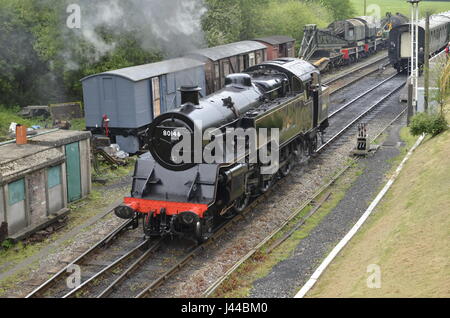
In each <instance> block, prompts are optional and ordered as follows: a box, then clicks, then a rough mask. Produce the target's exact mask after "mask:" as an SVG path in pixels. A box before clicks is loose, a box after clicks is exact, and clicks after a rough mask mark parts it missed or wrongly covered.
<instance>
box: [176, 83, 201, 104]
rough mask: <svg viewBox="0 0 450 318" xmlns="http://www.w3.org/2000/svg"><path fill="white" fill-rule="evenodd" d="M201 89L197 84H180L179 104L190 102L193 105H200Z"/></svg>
mask: <svg viewBox="0 0 450 318" xmlns="http://www.w3.org/2000/svg"><path fill="white" fill-rule="evenodd" d="M201 90H202V89H201V88H200V87H198V86H181V88H180V93H181V104H182V105H184V104H187V103H191V104H193V105H200V91H201Z"/></svg>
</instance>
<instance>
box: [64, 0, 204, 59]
mask: <svg viewBox="0 0 450 318" xmlns="http://www.w3.org/2000/svg"><path fill="white" fill-rule="evenodd" d="M79 5H80V7H81V12H82V15H81V28H80V29H79V30H78V32H76V34H77V36H78V37H81V38H82V39H83V40H85V41H87V42H88V43H90V44H91V45H92V46H93V47H94V48H95V52H94V53H93V56H92V58H93V59H94V60H98V59H99V58H101V57H102V56H104V55H105V54H107V53H109V52H112V51H113V50H114V49H115V48H116V46H117V43H115V42H114V41H111V40H104V38H103V37H102V34H101V30H102V28H106V29H107V30H108V32H113V33H114V34H115V35H119V36H120V35H121V34H132V35H133V37H135V38H136V39H137V40H138V41H139V43H140V45H141V46H142V48H143V49H145V50H151V51H155V50H160V51H162V52H163V53H164V55H165V56H166V57H176V56H180V55H182V54H183V53H186V52H187V51H191V50H194V49H197V48H200V47H204V46H205V40H204V34H203V31H202V26H201V18H202V16H203V14H205V13H206V11H207V9H206V6H205V4H204V2H203V0H126V1H119V0H96V1H92V0H79ZM69 60H70V59H69ZM71 66H72V67H73V66H74V65H71Z"/></svg>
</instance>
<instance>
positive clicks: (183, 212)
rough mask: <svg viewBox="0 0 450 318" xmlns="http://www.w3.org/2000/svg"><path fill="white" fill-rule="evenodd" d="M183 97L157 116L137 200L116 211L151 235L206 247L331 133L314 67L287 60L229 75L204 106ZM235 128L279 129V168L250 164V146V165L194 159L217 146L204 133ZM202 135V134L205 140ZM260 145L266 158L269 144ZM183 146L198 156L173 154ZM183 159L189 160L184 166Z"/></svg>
mask: <svg viewBox="0 0 450 318" xmlns="http://www.w3.org/2000/svg"><path fill="white" fill-rule="evenodd" d="M182 91H183V101H184V102H185V103H183V105H182V107H181V108H178V109H176V110H174V111H172V112H168V113H165V114H162V115H161V116H159V117H157V118H156V119H155V120H154V121H153V123H152V125H151V127H150V129H149V130H148V135H147V140H148V145H149V150H150V152H149V153H147V154H145V155H144V156H142V157H141V158H140V159H139V160H138V162H137V163H136V168H135V173H134V177H133V179H134V181H133V185H132V192H131V196H130V197H128V198H125V200H124V204H123V205H121V206H120V207H118V208H117V209H116V211H115V212H116V215H117V216H119V217H121V218H125V219H127V218H135V219H136V220H138V216H143V220H144V221H143V222H144V232H145V233H146V235H147V236H164V235H177V234H180V235H194V236H195V237H196V238H197V239H199V240H203V239H206V238H208V237H209V236H210V235H211V234H212V232H213V228H214V227H215V226H216V225H217V223H218V222H219V221H220V220H223V218H227V217H230V216H231V215H233V214H234V213H239V212H240V211H242V210H243V209H244V208H245V207H246V206H247V204H248V203H249V202H250V201H251V200H252V198H255V197H257V196H259V195H260V194H261V193H264V192H266V191H267V190H268V189H269V188H270V187H271V186H272V185H273V183H274V181H275V180H276V178H277V177H278V176H285V175H287V174H288V173H289V171H290V169H291V167H292V165H293V164H294V163H295V161H301V160H302V159H304V158H306V157H307V156H309V155H310V154H311V153H313V152H314V151H315V150H316V149H317V146H318V138H319V136H320V134H321V133H323V132H324V130H325V129H326V127H327V126H328V90H327V88H326V87H323V86H322V85H321V82H320V73H319V71H318V69H317V68H316V67H315V66H313V65H312V64H310V63H308V62H306V61H303V60H298V59H292V58H285V59H278V60H275V61H270V62H265V63H262V64H259V65H256V66H253V67H250V68H249V69H247V70H246V73H239V74H230V75H229V76H227V78H226V80H225V87H224V88H223V89H221V90H220V91H218V92H216V93H215V94H212V95H210V96H207V97H205V98H202V99H199V96H198V89H195V88H183V89H182ZM200 123H201V125H200ZM229 128H243V129H248V128H256V129H257V130H256V131H257V134H261V130H258V128H267V129H270V128H278V129H279V136H280V138H279V141H278V145H279V149H280V156H279V166H278V168H277V169H276V170H275V171H273V172H272V173H271V174H267V173H262V171H263V169H264V168H265V167H267V165H268V163H267V162H266V163H262V162H261V161H257V162H252V161H250V160H249V156H250V153H249V151H248V149H247V148H246V147H244V148H245V149H247V150H245V149H244V152H242V153H243V155H242V156H245V160H238V158H244V157H242V156H241V157H239V156H233V158H232V159H231V160H230V159H227V158H228V155H229V154H230V152H226V153H224V158H223V160H222V159H220V158H221V156H220V155H219V160H218V161H214V162H213V163H207V162H205V161H204V160H200V161H196V160H194V159H195V158H196V156H197V155H198V154H199V153H202V152H203V150H204V149H207V147H209V145H210V143H211V139H209V137H202V133H204V132H205V131H210V130H211V129H213V131H214V132H215V134H214V136H216V138H215V139H214V140H216V139H217V138H219V137H220V136H222V137H226V136H228V137H230V136H229V135H228V134H232V133H234V132H230V130H229ZM195 132H200V140H198V139H197V137H196V136H195V134H194V133H195ZM231 137H234V136H233V135H232V136H231ZM259 137H261V136H259ZM231 140H233V139H231ZM257 140H258V144H257V149H258V156H259V155H260V153H259V151H260V150H261V149H262V148H261V147H262V146H264V145H265V144H266V142H267V139H266V141H264V139H259V138H258V139H257ZM180 141H188V143H189V144H190V145H191V146H192V147H191V148H190V149H191V151H187V150H185V149H184V148H183V150H181V149H178V150H177V151H175V152H174V149H175V147H177V143H179V142H180ZM196 143H197V145H200V148H201V151H200V152H199V151H198V149H195V148H194V146H195V145H196ZM242 143H243V144H242ZM247 143H250V141H248V140H247V139H245V138H244V139H241V143H239V142H238V141H237V140H236V141H235V142H234V143H232V145H234V146H233V148H232V151H231V152H233V151H238V150H239V149H242V146H243V145H247ZM273 145H274V144H273V143H271V148H270V149H272V150H274V148H273ZM192 149H194V150H192ZM227 150H229V149H227ZM180 156H182V157H183V158H184V159H186V158H187V159H188V160H184V161H183V160H178V159H180V158H178V157H180ZM200 159H201V158H200ZM272 163H273V162H271V163H270V164H272Z"/></svg>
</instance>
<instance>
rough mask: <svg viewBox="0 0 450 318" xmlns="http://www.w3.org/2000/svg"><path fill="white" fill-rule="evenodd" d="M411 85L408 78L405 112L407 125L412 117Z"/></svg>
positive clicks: (410, 80)
mask: <svg viewBox="0 0 450 318" xmlns="http://www.w3.org/2000/svg"><path fill="white" fill-rule="evenodd" d="M413 90H414V88H413V85H412V79H411V78H410V79H409V80H408V111H407V125H408V126H409V124H410V123H411V117H412V116H413V115H414V110H413Z"/></svg>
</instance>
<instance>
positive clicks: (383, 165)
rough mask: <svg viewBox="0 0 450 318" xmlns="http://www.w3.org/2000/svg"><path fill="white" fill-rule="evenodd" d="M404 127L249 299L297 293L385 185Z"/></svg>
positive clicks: (392, 134)
mask: <svg viewBox="0 0 450 318" xmlns="http://www.w3.org/2000/svg"><path fill="white" fill-rule="evenodd" d="M403 126H404V123H403V122H402V123H398V124H396V125H394V126H392V127H391V128H390V129H389V137H388V138H387V140H386V141H385V142H384V143H383V145H382V147H381V148H380V149H379V150H378V151H377V152H376V153H375V154H374V155H373V156H371V157H368V158H366V159H362V160H361V161H360V163H359V165H360V166H361V167H362V168H363V169H364V172H363V174H362V175H361V176H359V177H358V178H357V180H356V181H355V182H354V184H353V185H352V187H351V188H350V189H349V190H348V191H347V193H346V195H345V197H344V199H343V200H342V201H341V202H339V204H338V205H337V206H336V208H335V209H334V210H333V211H331V212H330V213H329V214H328V215H327V216H326V217H325V218H324V219H323V220H322V222H321V223H320V224H319V225H318V226H317V227H316V228H315V229H314V230H313V231H312V233H311V234H310V235H309V236H308V237H306V238H305V239H303V240H302V241H301V242H300V244H299V245H298V246H297V248H296V249H295V250H294V252H293V255H292V256H291V257H290V258H288V259H286V260H284V261H282V262H280V263H278V264H277V265H276V266H274V268H272V270H271V272H270V273H269V274H268V275H267V276H266V277H264V278H262V279H259V280H258V281H256V282H255V284H254V286H253V289H252V291H251V296H250V297H254V298H267V297H277V298H284V297H292V296H293V295H295V293H296V292H298V290H299V288H301V286H303V284H304V283H306V281H307V280H308V279H309V277H310V276H311V275H312V273H313V272H314V271H315V269H316V268H317V266H318V265H319V264H320V262H321V261H322V260H323V259H324V258H325V257H326V255H327V253H329V251H330V250H331V249H332V248H333V247H334V246H335V245H336V244H337V243H338V242H339V240H340V239H342V237H343V236H344V235H345V234H346V233H347V232H348V231H349V230H350V229H351V227H352V226H353V225H354V224H355V223H356V222H357V220H358V219H359V218H360V217H361V215H362V214H363V213H364V211H365V210H366V209H367V207H368V206H369V204H370V202H371V200H372V199H373V198H374V196H375V195H376V193H377V192H378V190H379V188H380V187H381V186H382V184H383V183H384V182H385V179H386V178H385V175H386V173H387V172H388V171H389V170H390V169H391V166H392V164H391V162H390V159H392V158H394V157H396V156H397V155H398V154H399V153H400V151H399V148H400V146H401V145H402V143H401V142H400V137H399V131H400V129H401V127H403Z"/></svg>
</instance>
